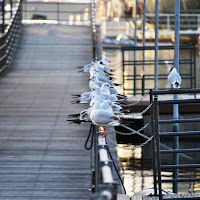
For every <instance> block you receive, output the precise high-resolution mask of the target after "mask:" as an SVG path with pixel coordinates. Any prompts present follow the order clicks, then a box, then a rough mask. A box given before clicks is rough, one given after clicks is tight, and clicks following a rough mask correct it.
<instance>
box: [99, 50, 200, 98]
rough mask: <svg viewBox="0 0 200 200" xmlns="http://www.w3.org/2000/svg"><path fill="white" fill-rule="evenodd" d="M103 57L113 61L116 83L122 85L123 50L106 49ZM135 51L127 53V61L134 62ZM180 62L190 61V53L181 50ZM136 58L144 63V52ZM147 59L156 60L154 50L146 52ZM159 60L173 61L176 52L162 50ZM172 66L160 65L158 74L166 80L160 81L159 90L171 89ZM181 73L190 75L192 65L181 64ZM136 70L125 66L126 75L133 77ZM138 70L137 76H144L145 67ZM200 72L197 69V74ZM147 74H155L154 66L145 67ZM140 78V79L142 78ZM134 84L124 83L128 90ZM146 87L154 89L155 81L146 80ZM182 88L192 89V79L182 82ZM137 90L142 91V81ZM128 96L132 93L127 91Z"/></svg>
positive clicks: (120, 90)
mask: <svg viewBox="0 0 200 200" xmlns="http://www.w3.org/2000/svg"><path fill="white" fill-rule="evenodd" d="M103 57H107V58H109V59H110V60H111V63H110V65H109V67H111V68H112V69H114V70H116V71H115V73H114V78H115V82H117V83H121V84H122V82H123V77H122V75H123V71H122V55H121V50H120V49H106V50H104V51H103ZM133 57H134V55H133V51H129V52H125V60H133ZM179 57H180V60H182V59H188V60H189V59H190V52H189V50H180V55H179ZM198 57H199V55H198V54H197V55H196V61H197V65H196V66H197V68H198V65H199V59H198ZM136 58H137V61H142V59H143V52H142V51H137V53H136ZM145 59H146V60H154V51H153V50H146V51H145ZM158 59H159V60H163V61H165V60H173V59H174V50H160V51H159V52H158ZM170 68H171V67H170V66H169V65H167V64H166V65H158V74H165V75H166V78H164V79H162V80H159V81H158V86H159V88H170V84H169V83H168V81H167V75H168V74H169V70H170ZM179 69H180V70H179V71H180V74H181V75H183V74H190V64H180V65H179ZM133 70H134V68H133V66H132V65H131V66H125V71H124V75H133V74H134V72H133ZM136 70H137V72H136V73H137V74H138V75H141V77H142V75H143V74H144V71H143V66H142V65H138V66H137V67H136ZM198 71H200V70H198V69H197V72H198ZM145 74H146V75H153V74H154V65H146V66H145ZM141 77H138V78H141ZM133 85H134V82H133V80H126V81H125V83H124V87H125V88H126V89H130V88H133ZM199 86H200V84H198V83H197V87H199ZM145 87H146V88H147V89H149V88H154V80H145ZM181 87H182V88H190V87H191V79H190V78H189V79H184V81H182V85H181ZM136 88H137V89H141V88H142V81H141V80H137V81H136ZM117 89H118V90H119V92H120V93H122V92H123V91H122V88H117ZM125 94H126V95H130V92H128V91H125Z"/></svg>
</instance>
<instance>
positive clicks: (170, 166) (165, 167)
mask: <svg viewBox="0 0 200 200" xmlns="http://www.w3.org/2000/svg"><path fill="white" fill-rule="evenodd" d="M160 167H161V169H183V168H198V167H200V164H182V165H161V166H160Z"/></svg>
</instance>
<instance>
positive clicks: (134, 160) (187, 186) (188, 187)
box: [118, 144, 200, 196]
mask: <svg viewBox="0 0 200 200" xmlns="http://www.w3.org/2000/svg"><path fill="white" fill-rule="evenodd" d="M119 146H120V148H119V147H118V156H119V159H120V164H121V168H122V171H121V172H122V175H123V179H124V186H125V188H126V192H127V194H128V195H130V196H132V195H134V194H135V193H137V192H139V191H141V190H145V189H150V188H153V170H152V168H151V159H144V158H143V153H144V152H142V149H141V148H138V149H136V150H134V151H130V150H125V149H123V148H122V147H134V145H126V144H124V145H123V144H120V145H119ZM161 175H162V179H171V178H172V172H171V171H164V172H162V174H161ZM199 176H200V169H195V170H194V169H191V170H188V169H187V170H181V171H179V178H191V177H194V178H198V177H199ZM162 189H163V190H164V191H169V192H172V184H171V183H163V184H162ZM178 191H179V193H188V192H199V191H200V183H199V182H193V183H188V182H186V183H179V184H178Z"/></svg>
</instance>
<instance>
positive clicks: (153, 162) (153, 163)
mask: <svg viewBox="0 0 200 200" xmlns="http://www.w3.org/2000/svg"><path fill="white" fill-rule="evenodd" d="M149 93H150V103H153V94H152V89H150V92H149ZM153 114H154V111H153V106H152V107H151V109H150V116H151V134H152V135H154V138H153V139H152V142H151V144H152V152H153V154H152V168H153V180H154V181H153V184H154V195H157V182H156V174H157V169H156V147H155V131H154V116H153Z"/></svg>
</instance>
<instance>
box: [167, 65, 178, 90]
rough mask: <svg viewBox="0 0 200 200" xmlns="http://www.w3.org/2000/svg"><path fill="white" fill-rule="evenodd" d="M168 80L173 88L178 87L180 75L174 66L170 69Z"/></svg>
mask: <svg viewBox="0 0 200 200" xmlns="http://www.w3.org/2000/svg"><path fill="white" fill-rule="evenodd" d="M168 81H169V82H170V84H171V85H172V87H173V89H179V88H180V87H181V76H180V74H179V73H178V72H177V70H176V68H175V67H173V68H172V69H171V70H170V73H169V75H168Z"/></svg>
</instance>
